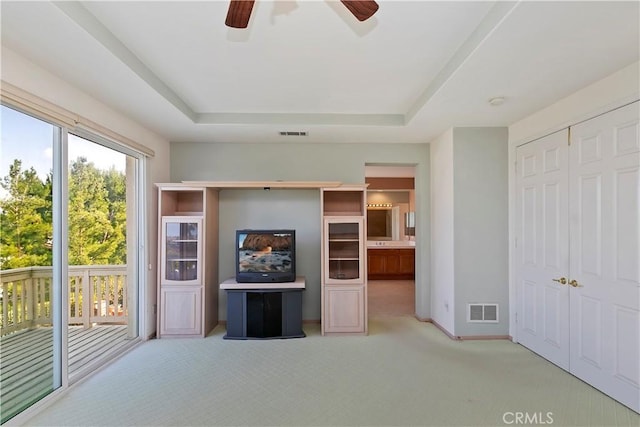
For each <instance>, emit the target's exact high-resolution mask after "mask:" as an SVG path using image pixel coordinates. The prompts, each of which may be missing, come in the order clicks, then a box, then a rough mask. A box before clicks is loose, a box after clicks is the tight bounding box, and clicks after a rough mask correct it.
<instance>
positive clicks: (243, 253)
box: [236, 230, 296, 283]
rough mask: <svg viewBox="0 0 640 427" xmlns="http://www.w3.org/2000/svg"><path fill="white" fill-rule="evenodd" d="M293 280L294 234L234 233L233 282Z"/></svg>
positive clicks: (294, 276) (290, 231) (290, 232)
mask: <svg viewBox="0 0 640 427" xmlns="http://www.w3.org/2000/svg"><path fill="white" fill-rule="evenodd" d="M295 280H296V232H295V230H236V282H238V283H270V282H295Z"/></svg>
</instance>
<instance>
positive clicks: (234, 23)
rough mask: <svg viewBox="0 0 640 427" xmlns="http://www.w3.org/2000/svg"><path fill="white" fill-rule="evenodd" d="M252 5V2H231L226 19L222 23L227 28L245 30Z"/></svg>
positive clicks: (244, 0)
mask: <svg viewBox="0 0 640 427" xmlns="http://www.w3.org/2000/svg"><path fill="white" fill-rule="evenodd" d="M253 3H255V1H254V0H231V2H230V3H229V10H228V11H227V19H226V21H224V23H225V24H226V25H227V27H232V28H247V25H249V18H251V10H252V9H253Z"/></svg>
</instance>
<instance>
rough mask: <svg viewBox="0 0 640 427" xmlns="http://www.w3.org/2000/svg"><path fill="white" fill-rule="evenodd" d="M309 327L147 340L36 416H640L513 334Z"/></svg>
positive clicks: (249, 422)
mask: <svg viewBox="0 0 640 427" xmlns="http://www.w3.org/2000/svg"><path fill="white" fill-rule="evenodd" d="M304 329H305V332H306V333H307V335H308V336H307V337H306V338H300V339H289V340H249V341H230V340H223V339H222V336H223V335H224V332H225V331H224V328H223V327H220V326H218V327H217V328H216V329H214V331H213V332H212V333H211V334H210V336H208V337H207V338H205V339H163V340H151V341H148V342H146V343H143V344H142V345H140V346H139V347H138V348H136V349H134V350H133V351H131V352H130V353H128V354H125V355H124V356H123V357H122V358H121V359H119V360H118V361H116V362H115V363H113V364H111V365H109V366H107V367H105V368H104V369H103V370H101V371H100V372H97V373H96V374H95V375H94V376H92V377H91V378H88V379H87V380H85V381H84V382H82V383H81V384H78V385H76V386H74V387H72V389H71V390H69V391H68V392H67V393H66V394H65V395H64V396H62V397H61V398H60V399H59V400H58V401H57V402H55V403H54V404H53V405H51V406H50V407H48V408H46V409H45V410H44V411H43V412H41V413H40V414H38V415H37V416H35V417H34V418H32V419H31V420H30V421H29V422H28V425H30V426H124V425H131V426H238V425H242V426H401V425H403V426H404V425H414V426H478V425H491V426H500V425H516V423H515V420H516V418H515V417H516V416H517V414H522V415H521V417H524V416H525V414H526V415H527V416H528V420H529V421H532V420H534V418H535V421H537V422H538V424H547V425H549V424H552V425H556V426H570V425H572V426H636V427H637V426H638V425H640V416H639V415H638V414H636V413H635V412H633V411H631V410H630V409H628V408H626V407H625V406H623V405H621V404H619V403H617V402H616V401H614V400H612V399H610V398H609V397H607V396H606V395H604V394H602V393H600V392H599V391H597V390H595V389H593V388H592V387H590V386H589V385H587V384H585V383H583V382H582V381H580V380H578V379H577V378H575V377H573V376H572V375H569V374H567V373H566V372H564V371H563V370H561V369H559V368H557V367H556V366H554V365H553V364H551V363H549V362H548V361H546V360H544V359H542V358H541V357H539V356H537V355H535V354H534V353H532V352H530V351H528V350H527V349H525V348H523V347H521V346H519V345H517V344H513V343H511V342H509V341H505V340H495V341H465V342H459V341H452V340H450V339H449V338H447V337H446V336H445V335H444V334H442V333H441V332H440V331H439V330H438V329H436V328H435V327H434V326H433V325H432V324H429V323H422V322H418V321H417V320H415V319H414V318H412V317H410V316H376V317H374V318H371V319H370V322H369V329H370V334H369V336H345V337H322V336H321V335H320V331H319V325H317V324H311V325H305V328H304ZM521 420H525V418H521ZM540 421H541V423H540ZM529 424H531V423H529Z"/></svg>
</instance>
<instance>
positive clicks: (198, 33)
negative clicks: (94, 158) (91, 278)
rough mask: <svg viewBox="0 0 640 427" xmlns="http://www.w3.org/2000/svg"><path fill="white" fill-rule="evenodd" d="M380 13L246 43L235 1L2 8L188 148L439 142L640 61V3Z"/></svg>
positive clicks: (13, 34)
mask: <svg viewBox="0 0 640 427" xmlns="http://www.w3.org/2000/svg"><path fill="white" fill-rule="evenodd" d="M379 4H380V9H379V10H378V12H377V13H376V14H375V15H374V17H373V18H371V19H370V20H368V21H365V22H358V21H357V20H356V19H355V18H354V17H353V16H352V15H351V14H350V13H349V12H348V11H347V10H346V8H345V7H344V6H343V5H342V4H341V3H340V2H336V1H327V0H314V1H311V0H309V1H300V0H299V1H293V0H292V1H276V2H274V1H266V0H257V1H256V4H255V7H254V9H253V13H252V17H251V20H250V22H249V27H248V28H247V29H244V30H240V29H231V28H228V27H226V26H225V25H224V20H225V17H226V10H227V7H228V2H227V1H195V2H188V1H173V2H172V1H158V2H156V1H140V2H129V1H104V2H99V1H89V2H62V3H50V2H23V1H19V2H10V1H4V0H3V1H2V2H1V3H0V7H1V13H2V21H1V24H2V33H1V37H2V44H3V45H4V46H5V47H7V48H8V49H10V50H12V51H14V52H16V53H18V54H20V55H22V56H24V57H26V58H27V59H30V60H31V61H33V62H35V63H37V64H39V65H41V66H42V67H44V68H46V69H48V70H50V71H51V72H52V73H54V74H55V75H57V76H59V77H61V78H63V79H64V80H66V81H68V82H70V83H72V84H73V85H75V86H77V87H79V88H80V89H82V90H83V91H85V92H87V93H89V94H90V95H92V96H93V97H95V98H96V99H99V100H101V101H102V102H104V103H106V104H108V105H110V106H112V107H113V108H115V109H117V110H119V111H121V112H123V113H124V114H126V115H128V116H130V117H131V118H133V119H134V120H136V121H138V122H139V123H141V124H142V125H144V126H146V127H147V128H149V129H151V130H153V131H155V132H156V133H158V134H160V135H163V136H165V137H166V138H167V139H169V140H171V141H175V142H186V141H197V142H279V141H281V142H389V143H401V142H411V143H414V142H429V141H430V140H432V139H433V138H435V137H437V136H438V135H440V134H441V133H442V132H444V131H445V130H446V129H448V128H450V127H452V126H508V125H510V124H512V123H514V122H515V121H518V120H520V119H522V118H523V117H526V116H527V115H529V114H531V113H533V112H535V111H537V110H539V109H541V108H543V107H545V106H547V105H549V104H551V103H553V102H554V101H557V100H559V99H561V98H563V97H565V96H567V95H570V94H571V93H573V92H575V91H576V90H578V89H580V88H581V87H584V86H586V85H587V84H590V83H592V82H594V81H596V80H599V79H601V78H603V77H605V76H607V75H609V74H611V73H613V72H615V71H617V70H618V69H620V68H622V67H624V66H626V65H629V64H631V63H633V62H636V61H638V60H639V59H640V30H639V28H640V21H639V17H640V2H637V1H627V2H610V1H604V2H591V1H588V2H577V1H573V2H545V1H531V2H519V3H517V2H505V1H498V2H483V1H470V2H462V1H444V2H435V1H390V0H389V1H384V0H381V1H379ZM497 96H500V97H504V98H505V102H504V104H503V105H502V106H499V107H492V106H490V105H489V104H488V100H489V99H490V98H492V97H497ZM79 113H81V112H79ZM81 114H82V113H81ZM279 131H306V132H308V136H306V137H284V136H280V135H279Z"/></svg>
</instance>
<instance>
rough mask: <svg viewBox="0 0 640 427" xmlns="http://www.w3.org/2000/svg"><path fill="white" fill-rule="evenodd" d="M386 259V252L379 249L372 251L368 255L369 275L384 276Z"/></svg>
mask: <svg viewBox="0 0 640 427" xmlns="http://www.w3.org/2000/svg"><path fill="white" fill-rule="evenodd" d="M385 259H386V257H385V256H384V251H380V250H379V249H372V250H370V251H368V254H367V260H368V263H367V266H368V268H369V274H370V275H371V274H382V273H384V272H385Z"/></svg>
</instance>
